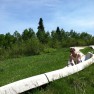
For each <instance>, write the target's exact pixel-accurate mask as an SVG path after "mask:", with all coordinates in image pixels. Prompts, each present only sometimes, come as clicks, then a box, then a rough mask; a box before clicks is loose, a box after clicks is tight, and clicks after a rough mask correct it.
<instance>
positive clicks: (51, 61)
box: [0, 48, 69, 86]
mask: <svg viewBox="0 0 94 94" xmlns="http://www.w3.org/2000/svg"><path fill="white" fill-rule="evenodd" d="M68 50H69V49H66V48H63V49H60V50H56V51H54V52H51V53H46V54H42V55H37V56H29V57H22V58H15V59H8V60H4V61H0V86H3V85H5V84H8V83H11V82H14V81H17V80H20V79H23V78H27V77H31V76H34V75H37V74H41V73H45V72H49V71H53V70H56V69H60V68H63V67H64V66H66V64H67V59H68V56H69V51H68Z"/></svg>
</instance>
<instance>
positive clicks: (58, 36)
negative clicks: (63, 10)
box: [56, 27, 62, 41]
mask: <svg viewBox="0 0 94 94" xmlns="http://www.w3.org/2000/svg"><path fill="white" fill-rule="evenodd" d="M56 39H57V40H58V41H61V40H62V34H61V31H60V29H59V27H57V29H56Z"/></svg>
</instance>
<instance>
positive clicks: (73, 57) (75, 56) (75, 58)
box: [69, 48, 82, 65]
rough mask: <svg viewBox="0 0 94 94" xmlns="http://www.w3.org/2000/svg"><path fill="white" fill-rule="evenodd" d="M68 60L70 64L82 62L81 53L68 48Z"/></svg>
mask: <svg viewBox="0 0 94 94" xmlns="http://www.w3.org/2000/svg"><path fill="white" fill-rule="evenodd" d="M69 62H70V64H71V65H75V64H78V63H80V62H82V60H81V55H80V53H77V52H76V51H75V48H70V58H69Z"/></svg>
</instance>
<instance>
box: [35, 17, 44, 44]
mask: <svg viewBox="0 0 94 94" xmlns="http://www.w3.org/2000/svg"><path fill="white" fill-rule="evenodd" d="M38 24H39V26H38V32H37V37H38V39H39V41H40V42H41V43H43V44H44V43H45V30H44V25H43V20H42V18H40V20H39V23H38Z"/></svg>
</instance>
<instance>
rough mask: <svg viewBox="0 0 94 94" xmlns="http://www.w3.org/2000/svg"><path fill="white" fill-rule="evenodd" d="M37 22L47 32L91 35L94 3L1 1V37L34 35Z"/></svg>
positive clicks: (91, 0)
mask: <svg viewBox="0 0 94 94" xmlns="http://www.w3.org/2000/svg"><path fill="white" fill-rule="evenodd" d="M40 18H42V19H43V23H44V27H45V30H46V31H49V32H50V31H52V30H55V29H56V28H57V26H59V27H60V29H62V28H63V29H64V30H66V31H70V30H71V29H73V30H75V31H77V32H87V33H89V34H93V35H94V0H0V34H1V33H3V34H5V33H7V32H10V33H13V32H14V31H15V30H17V31H18V32H20V33H22V32H23V30H24V29H26V28H30V27H31V28H32V29H33V30H34V31H35V32H37V27H38V22H39V19H40Z"/></svg>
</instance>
